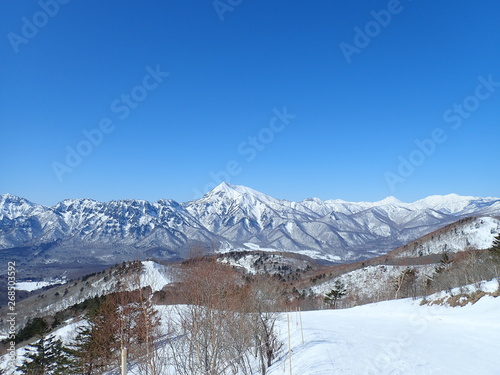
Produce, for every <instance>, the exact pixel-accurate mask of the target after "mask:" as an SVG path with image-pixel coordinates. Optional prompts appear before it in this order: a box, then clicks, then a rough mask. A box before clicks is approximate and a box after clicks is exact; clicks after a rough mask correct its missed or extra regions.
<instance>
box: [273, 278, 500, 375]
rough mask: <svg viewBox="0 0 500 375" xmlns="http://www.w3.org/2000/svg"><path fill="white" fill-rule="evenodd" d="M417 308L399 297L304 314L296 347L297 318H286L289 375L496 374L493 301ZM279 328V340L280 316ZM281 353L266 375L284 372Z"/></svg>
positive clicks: (498, 301)
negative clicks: (290, 357) (289, 329)
mask: <svg viewBox="0 0 500 375" xmlns="http://www.w3.org/2000/svg"><path fill="white" fill-rule="evenodd" d="M497 288H498V283H496V282H490V283H487V284H485V285H484V286H483V288H482V289H483V290H486V291H494V290H496V289H497ZM442 295H443V293H441V294H440V295H436V296H435V298H437V297H439V296H442ZM431 299H432V297H431ZM419 304H420V300H417V301H412V300H411V299H405V300H396V301H388V302H380V303H376V304H370V305H365V306H359V307H355V308H351V309H345V310H328V311H311V312H304V313H302V314H301V315H302V327H303V330H302V331H303V335H304V343H303V342H302V333H301V329H300V316H299V315H298V314H297V313H295V312H294V313H290V315H289V317H290V319H291V322H290V323H291V324H290V325H291V342H292V345H291V349H292V359H291V360H292V372H293V374H301V375H313V374H325V375H327V374H353V375H355V374H391V375H399V374H401V375H403V374H404V375H417V374H418V375H421V374H425V375H431V374H436V375H442V374H460V375H468V374H470V375H477V374H481V375H494V374H495V375H497V374H499V373H500V372H499V371H500V356H499V355H498V353H499V350H500V341H499V337H500V320H499V319H498V316H499V315H498V313H499V311H500V298H493V297H489V296H486V297H483V298H482V299H481V300H479V301H478V302H477V303H476V304H474V305H467V306H465V307H455V308H453V307H444V306H420V305H419ZM279 329H280V332H281V333H280V337H281V339H282V340H283V342H285V343H287V341H288V329H287V321H286V317H284V318H283V319H282V320H281V323H280V326H279ZM287 350H288V349H286V350H285V351H284V352H283V353H282V357H281V358H280V360H279V362H278V363H275V364H274V365H273V366H272V368H271V370H270V371H269V375H277V374H284V373H285V374H289V365H290V363H289V361H290V359H289V357H288V353H287Z"/></svg>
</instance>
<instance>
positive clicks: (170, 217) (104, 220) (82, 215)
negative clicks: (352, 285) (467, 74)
mask: <svg viewBox="0 0 500 375" xmlns="http://www.w3.org/2000/svg"><path fill="white" fill-rule="evenodd" d="M472 215H500V199H499V198H478V197H461V196H458V195H454V194H451V195H447V196H432V197H428V198H425V199H422V200H419V201H417V202H414V203H403V202H400V201H399V200H397V199H396V198H394V197H388V198H386V199H384V200H382V201H379V202H360V203H354V202H345V201H342V200H327V201H321V200H319V199H317V198H310V199H306V200H304V201H302V202H290V201H286V200H280V199H275V198H272V197H270V196H268V195H266V194H263V193H260V192H257V191H255V190H253V189H250V188H247V187H244V186H235V185H230V184H227V183H222V184H220V185H219V186H217V187H216V188H215V189H213V190H212V191H211V192H209V193H207V194H206V195H205V196H203V197H202V198H200V199H198V200H195V201H191V202H187V203H182V204H181V203H177V202H175V201H172V200H160V201H158V202H155V203H150V202H147V201H143V200H124V201H111V202H108V203H102V202H97V201H94V200H91V199H71V200H65V201H62V202H60V203H58V204H57V205H55V206H54V207H46V206H42V205H37V204H34V203H32V202H29V201H27V200H25V199H23V198H19V197H15V196H12V195H9V194H4V195H1V196H0V249H15V248H23V249H24V250H23V251H25V253H24V254H26V255H29V256H28V257H26V256H25V257H24V258H23V259H26V258H27V259H28V263H29V264H47V263H53V262H59V263H65V262H66V263H68V262H71V261H73V260H74V259H75V258H79V259H80V261H81V262H83V263H92V262H94V263H102V262H108V263H109V262H111V261H115V262H116V261H121V260H127V259H135V258H138V257H139V258H140V257H143V258H144V257H146V256H155V257H159V258H168V257H183V256H185V254H186V253H187V251H188V250H187V249H188V247H189V246H190V245H191V244H192V243H193V242H201V243H204V244H206V245H207V246H208V244H210V242H211V241H213V240H215V241H216V242H223V243H225V244H229V246H231V247H232V248H235V249H237V248H242V249H245V248H246V247H245V245H244V243H252V244H255V245H258V246H260V247H263V248H266V247H267V248H274V249H278V250H285V251H297V252H301V251H312V252H314V253H315V254H317V255H318V256H319V257H322V258H324V259H332V258H333V259H340V260H341V261H352V260H356V259H365V258H369V257H373V256H377V255H381V254H385V253H387V252H388V251H390V250H392V249H394V248H396V247H398V246H401V245H404V244H406V243H408V242H409V241H412V240H415V239H417V238H420V237H421V236H423V235H425V234H427V233H430V232H432V231H434V230H436V229H438V228H441V227H443V226H445V225H447V224H450V223H453V222H455V221H457V220H458V219H461V218H463V217H467V216H472ZM27 249H31V250H29V251H31V253H29V251H28V250H27ZM70 252H71V253H70ZM16 253H19V251H14V250H13V251H11V252H10V253H9V254H10V255H12V254H16ZM2 254H4V252H1V251H0V256H2ZM5 254H7V253H5Z"/></svg>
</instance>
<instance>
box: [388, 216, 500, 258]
mask: <svg viewBox="0 0 500 375" xmlns="http://www.w3.org/2000/svg"><path fill="white" fill-rule="evenodd" d="M499 233H500V219H498V218H493V217H483V216H481V217H476V218H467V219H463V220H460V221H458V222H456V223H453V224H451V225H449V226H447V227H445V228H442V229H440V230H438V231H436V232H432V233H430V234H428V235H426V236H424V237H423V238H420V239H418V240H416V241H413V242H411V243H408V244H406V245H404V246H403V247H401V248H399V249H396V250H394V251H393V252H391V253H390V255H391V256H393V257H398V258H412V257H419V256H425V255H429V254H442V253H456V252H460V251H465V250H468V249H475V250H485V249H488V248H490V247H491V246H492V244H493V240H494V238H495V237H496V236H498V234H499Z"/></svg>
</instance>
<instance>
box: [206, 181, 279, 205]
mask: <svg viewBox="0 0 500 375" xmlns="http://www.w3.org/2000/svg"><path fill="white" fill-rule="evenodd" d="M208 197H210V198H212V197H213V198H216V199H231V200H238V201H240V200H244V201H251V202H254V201H255V200H260V201H264V202H265V201H276V199H275V198H273V197H271V196H269V195H266V194H264V193H261V192H259V191H257V190H254V189H251V188H249V187H246V186H243V185H232V184H229V183H227V182H222V183H221V184H219V185H218V186H216V187H215V188H214V189H213V190H211V191H210V192H208V193H207V194H205V195H204V197H203V198H208ZM203 198H202V199H203Z"/></svg>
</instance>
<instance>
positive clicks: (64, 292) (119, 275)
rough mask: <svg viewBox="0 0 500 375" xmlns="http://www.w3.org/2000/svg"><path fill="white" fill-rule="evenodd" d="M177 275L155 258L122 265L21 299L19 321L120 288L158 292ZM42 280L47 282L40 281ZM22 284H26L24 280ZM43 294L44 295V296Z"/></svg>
mask: <svg viewBox="0 0 500 375" xmlns="http://www.w3.org/2000/svg"><path fill="white" fill-rule="evenodd" d="M173 278H174V270H173V268H172V267H170V266H165V265H162V264H159V263H156V262H153V261H143V262H135V263H134V262H132V263H127V264H125V265H118V266H115V267H112V268H109V269H107V270H104V271H102V272H98V273H95V274H90V275H87V276H86V277H84V278H82V279H80V280H71V281H69V282H67V283H65V284H63V285H57V286H54V287H53V288H51V289H48V290H45V291H43V292H42V293H41V294H37V295H32V296H30V297H28V298H26V299H23V300H21V301H17V304H16V308H17V310H16V311H17V316H16V323H17V324H18V326H23V325H24V324H25V323H26V322H27V320H28V318H31V319H33V318H35V317H42V316H46V315H50V316H53V315H54V314H55V313H56V312H58V311H63V310H65V309H67V308H69V307H71V306H73V305H76V304H79V303H82V302H84V301H85V300H87V299H89V298H94V297H100V296H103V295H106V294H109V293H112V292H116V291H120V290H135V289H139V288H144V287H147V286H150V287H151V289H152V291H153V292H156V291H159V290H161V289H162V288H163V287H164V286H165V285H168V284H170V283H172V282H173ZM40 283H44V282H43V281H40ZM33 284H35V283H33ZM20 286H21V287H22V286H23V284H21V285H20ZM44 286H47V285H44ZM41 295H42V296H43V298H41V297H40V296H41ZM6 313H7V306H1V307H0V315H1V314H6ZM6 329H7V326H6V322H5V321H1V320H0V335H2V334H4V333H5V331H6Z"/></svg>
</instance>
